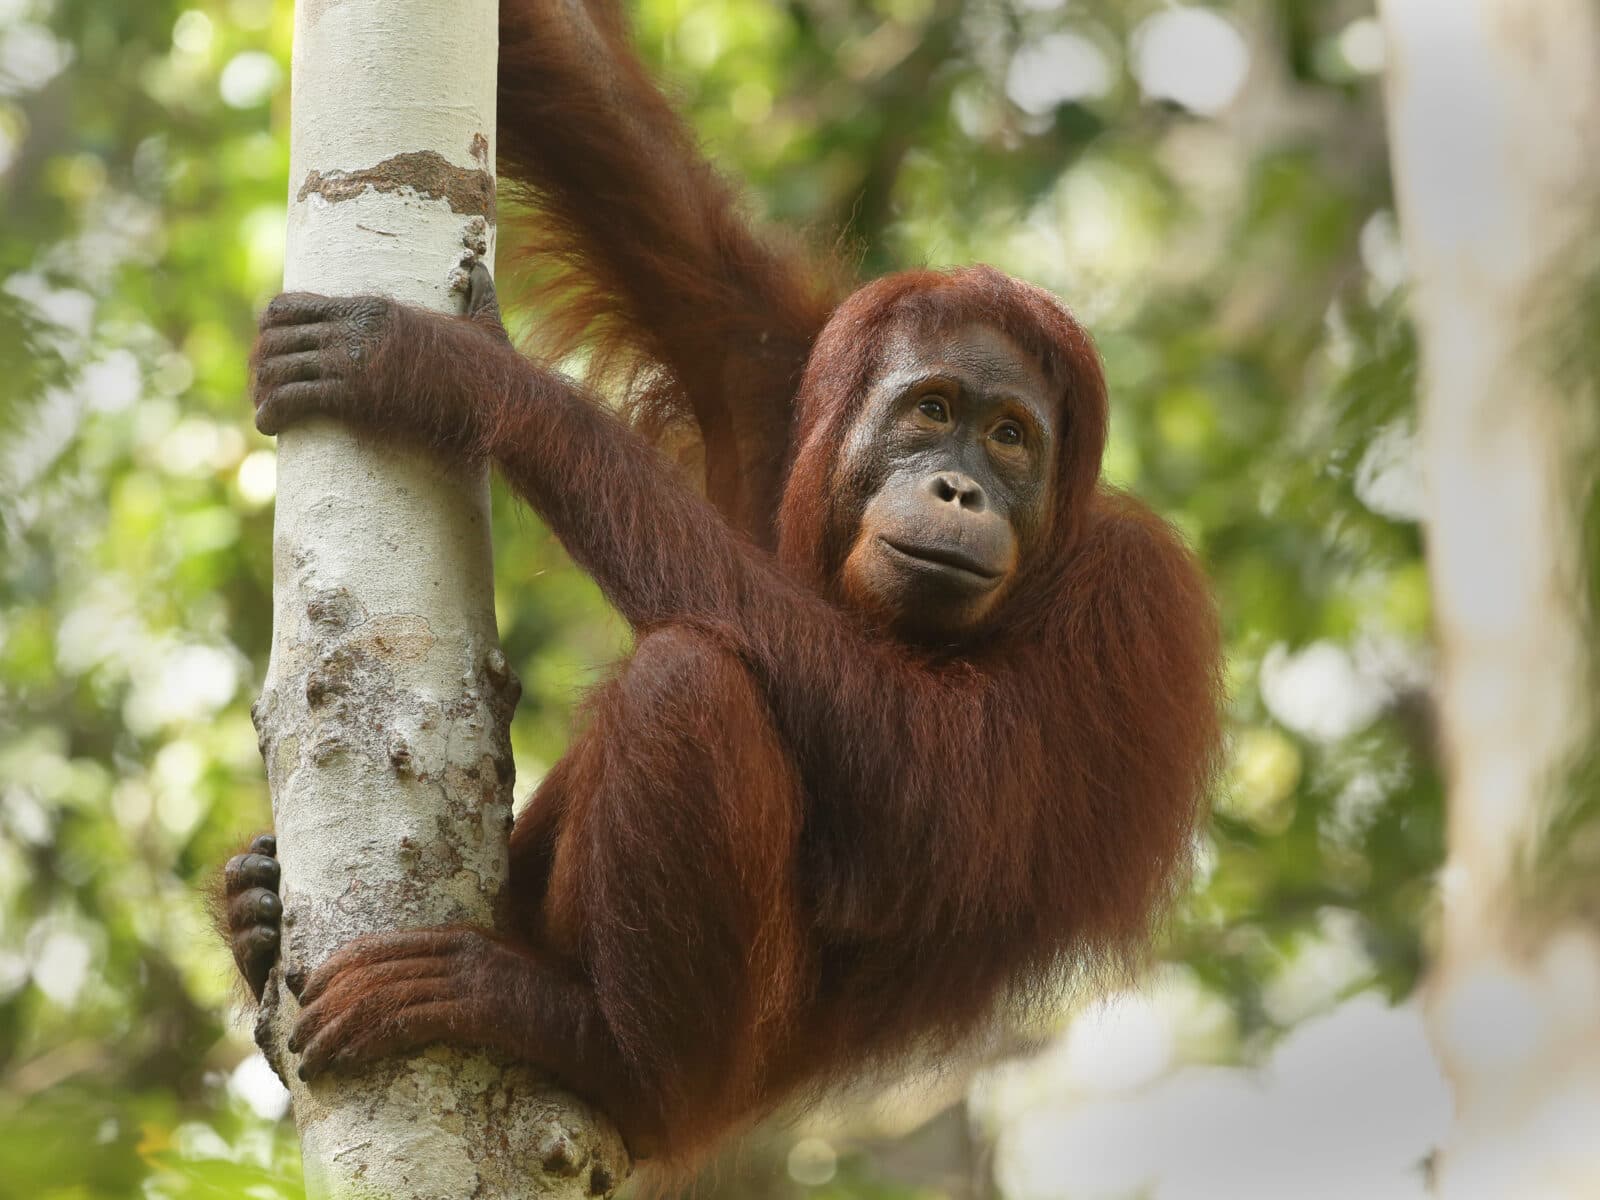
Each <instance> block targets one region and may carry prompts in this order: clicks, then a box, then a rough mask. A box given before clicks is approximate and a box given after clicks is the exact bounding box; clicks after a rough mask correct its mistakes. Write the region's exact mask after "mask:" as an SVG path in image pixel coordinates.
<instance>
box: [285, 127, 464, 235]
mask: <svg viewBox="0 0 1600 1200" xmlns="http://www.w3.org/2000/svg"><path fill="white" fill-rule="evenodd" d="M479 137H482V135H481V134H480V135H479ZM486 145H487V144H486ZM473 149H474V151H476V150H477V143H476V142H474V144H473ZM474 157H477V158H478V159H479V161H480V162H482V161H483V160H484V158H485V157H486V155H484V156H480V155H477V154H474ZM369 188H370V189H371V190H373V191H375V192H398V191H401V190H409V191H411V192H413V193H414V194H416V195H418V196H422V197H425V198H426V199H429V200H443V201H445V202H446V203H447V204H449V205H450V209H451V211H452V212H458V213H468V214H471V215H473V216H480V217H483V218H484V219H486V220H488V221H491V222H492V221H493V220H494V199H495V186H494V175H493V173H492V172H490V170H489V169H488V167H487V165H485V166H483V167H478V168H471V167H458V166H456V165H455V164H454V163H453V162H451V161H450V160H449V159H447V158H446V157H445V156H444V155H442V154H440V153H439V152H438V151H437V150H410V151H407V152H406V153H404V154H396V155H392V156H391V157H389V158H386V159H384V160H383V161H382V162H380V163H377V164H375V165H373V166H370V167H362V168H360V169H359V170H355V171H339V170H333V171H318V170H315V169H313V170H311V171H308V172H306V178H305V182H304V183H302V184H301V185H300V190H299V192H298V193H296V195H295V199H296V200H299V201H304V200H305V198H306V197H307V196H310V195H312V194H313V193H315V194H316V195H318V196H321V197H322V198H323V199H324V200H326V201H328V203H330V204H340V203H342V202H343V201H346V200H354V199H355V198H356V197H357V196H360V195H362V194H363V193H365V192H366V191H367V189H369Z"/></svg>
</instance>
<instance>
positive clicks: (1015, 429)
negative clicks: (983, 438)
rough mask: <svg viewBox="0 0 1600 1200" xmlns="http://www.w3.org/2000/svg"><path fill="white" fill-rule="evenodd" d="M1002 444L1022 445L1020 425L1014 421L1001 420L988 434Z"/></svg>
mask: <svg viewBox="0 0 1600 1200" xmlns="http://www.w3.org/2000/svg"><path fill="white" fill-rule="evenodd" d="M989 436H990V437H992V438H994V440H995V441H997V442H999V443H1000V444H1001V445H1003V446H1020V445H1022V426H1021V425H1018V424H1017V423H1016V422H1015V421H1001V422H1000V424H998V425H996V426H995V427H994V432H993V433H991V434H990V435H989Z"/></svg>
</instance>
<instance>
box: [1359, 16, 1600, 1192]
mask: <svg viewBox="0 0 1600 1200" xmlns="http://www.w3.org/2000/svg"><path fill="white" fill-rule="evenodd" d="M1382 7H1383V10H1384V19H1385V26H1386V29H1387V32H1388V37H1389V45H1390V55H1389V61H1390V82H1389V117H1390V131H1391V144H1392V153H1393V162H1394V173H1395V180H1396V186H1397V191H1398V198H1399V207H1400V218H1401V227H1402V230H1403V234H1404V241H1405V249H1406V255H1407V259H1408V263H1409V266H1410V269H1411V273H1412V276H1413V279H1414V294H1413V302H1414V312H1415V315H1416V318H1417V323H1418V326H1419V329H1420V333H1421V338H1422V349H1423V367H1424V391H1423V397H1422V406H1421V407H1422V448H1423V456H1424V470H1425V472H1426V477H1427V484H1428V497H1429V498H1428V507H1427V539H1428V563H1429V572H1430V576H1431V579H1432V584H1433V597H1434V611H1435V626H1436V631H1437V638H1438V647H1439V654H1440V675H1439V683H1438V693H1437V698H1438V707H1439V715H1440V724H1441V730H1442V735H1443V736H1442V750H1443V753H1444V756H1445V765H1446V768H1447V773H1448V777H1449V826H1448V828H1449V859H1448V865H1447V869H1446V870H1445V872H1444V876H1443V878H1442V880H1441V898H1442V919H1441V928H1440V944H1439V957H1438V960H1437V963H1436V966H1435V968H1434V971H1433V974H1432V977H1431V980H1430V982H1429V986H1428V995H1429V1014H1430V1019H1431V1022H1432V1032H1433V1036H1434V1040H1435V1045H1436V1048H1437V1049H1438V1051H1439V1053H1440V1056H1441V1058H1442V1059H1443V1061H1444V1063H1445V1067H1446V1070H1447V1071H1448V1073H1449V1075H1450V1077H1451V1079H1452V1082H1453V1084H1454V1087H1455V1093H1456V1104H1457V1117H1456V1122H1455V1126H1454V1129H1453V1131H1452V1134H1451V1137H1450V1140H1449V1142H1448V1144H1447V1145H1446V1146H1445V1147H1444V1148H1443V1150H1442V1152H1441V1154H1440V1156H1439V1159H1438V1162H1437V1173H1436V1178H1437V1184H1438V1192H1439V1194H1440V1195H1441V1196H1444V1197H1448V1198H1451V1200H1455V1198H1458V1197H1484V1198H1486V1200H1487V1198H1488V1197H1495V1198H1496V1200H1501V1198H1504V1197H1513V1196H1530V1197H1531V1196H1539V1197H1550V1198H1556V1197H1563V1196H1571V1197H1578V1196H1584V1197H1592V1196H1595V1195H1600V1137H1597V1136H1596V1133H1595V1131H1596V1130H1600V941H1597V939H1596V937H1595V934H1594V931H1593V930H1592V929H1590V928H1587V927H1582V926H1578V925H1572V924H1564V923H1562V922H1559V921H1557V920H1554V919H1552V917H1551V910H1550V909H1549V908H1548V906H1546V905H1544V904H1542V903H1541V902H1540V901H1541V898H1540V896H1539V888H1538V886H1537V885H1538V881H1537V879H1535V878H1533V877H1532V876H1531V875H1530V872H1529V870H1528V867H1529V865H1530V864H1531V863H1532V862H1533V861H1534V860H1535V853H1536V851H1537V850H1538V849H1539V844H1538V838H1539V835H1540V831H1541V829H1542V828H1543V827H1544V825H1545V822H1546V820H1547V818H1548V816H1549V813H1550V811H1551V807H1552V805H1553V804H1555V803H1556V802H1557V801H1558V799H1559V797H1560V787H1561V783H1562V779H1563V769H1564V767H1565V766H1566V765H1567V763H1568V762H1569V760H1570V755H1571V754H1572V752H1573V750H1574V746H1575V742H1576V741H1577V740H1578V739H1579V738H1580V737H1582V736H1583V735H1584V733H1585V732H1586V731H1587V729H1588V728H1589V725H1588V722H1589V721H1590V720H1592V718H1593V715H1594V714H1593V705H1592V703H1591V701H1590V697H1589V695H1588V691H1589V689H1588V686H1587V682H1586V674H1585V665H1586V661H1587V659H1586V650H1585V645H1584V629H1583V623H1582V608H1581V595H1582V592H1581V585H1580V580H1579V576H1578V572H1577V565H1578V564H1577V559H1578V555H1577V546H1576V516H1577V514H1576V507H1577V503H1578V500H1577V488H1576V486H1575V480H1574V479H1573V478H1572V475H1571V473H1570V471H1569V470H1568V468H1569V467H1570V465H1571V462H1572V458H1573V454H1572V450H1573V447H1574V446H1575V445H1576V444H1578V443H1579V440H1580V439H1581V438H1583V437H1585V436H1587V435H1588V433H1589V430H1588V429H1587V418H1586V417H1585V415H1584V414H1585V409H1586V405H1587V404H1589V403H1592V401H1593V397H1588V398H1584V397H1578V396H1574V395H1571V394H1569V392H1570V386H1571V385H1570V383H1562V382H1559V381H1558V380H1557V379H1556V377H1555V375H1554V373H1553V371H1552V364H1553V362H1554V360H1555V355H1554V353H1553V350H1552V347H1551V344H1550V342H1551V333H1552V331H1553V330H1555V329H1556V328H1557V322H1558V319H1559V313H1558V312H1557V311H1554V310H1555V309H1556V308H1557V306H1558V305H1559V303H1560V301H1561V298H1562V296H1563V294H1564V293H1567V292H1568V290H1569V289H1568V285H1569V284H1571V283H1572V282H1573V280H1572V279H1571V273H1572V272H1573V271H1574V270H1575V269H1576V264H1579V263H1581V262H1584V261H1587V260H1588V258H1589V256H1588V255H1585V254H1581V253H1580V251H1582V250H1584V249H1585V246H1586V239H1587V238H1588V237H1590V236H1592V232H1593V229H1594V219H1595V213H1596V211H1597V203H1600V8H1597V7H1596V6H1595V4H1594V3H1593V0H1540V2H1539V3H1529V2H1528V0H1385V3H1384V4H1383V6H1382Z"/></svg>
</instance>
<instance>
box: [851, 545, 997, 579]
mask: <svg viewBox="0 0 1600 1200" xmlns="http://www.w3.org/2000/svg"><path fill="white" fill-rule="evenodd" d="M878 540H879V541H880V542H882V543H883V544H884V545H885V546H887V547H888V548H889V550H890V551H891V552H892V553H894V554H898V555H899V556H900V557H901V558H908V559H911V560H912V561H913V562H916V563H920V564H922V565H924V566H933V567H940V568H943V569H944V570H947V571H960V572H962V573H963V574H966V575H976V576H977V577H978V578H979V579H982V580H984V581H985V582H988V583H993V582H995V581H996V580H998V579H999V578H1000V572H999V571H996V570H994V569H993V568H991V567H990V566H989V565H988V564H987V563H982V562H979V561H978V560H977V559H975V558H973V557H972V556H971V555H968V554H964V553H962V552H961V551H960V550H957V549H952V548H950V547H947V546H905V545H899V544H897V543H895V542H891V541H890V540H889V539H888V538H886V537H880V538H879V539H878Z"/></svg>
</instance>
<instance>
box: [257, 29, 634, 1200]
mask: <svg viewBox="0 0 1600 1200" xmlns="http://www.w3.org/2000/svg"><path fill="white" fill-rule="evenodd" d="M496 31H497V14H496V6H495V4H494V2H493V0H452V2H451V3H439V0H301V3H300V4H298V5H297V6H296V12H295V49H294V96H293V111H292V126H293V132H292V148H291V154H290V172H289V175H290V200H289V246H288V263H287V267H286V271H285V275H286V286H287V287H288V288H289V289H292V290H306V291H318V292H324V293H333V294H348V293H353V292H381V293H385V294H388V295H391V296H394V297H396V298H398V299H400V300H403V301H406V302H409V303H413V304H421V305H427V306H431V307H433V308H437V309H441V310H444V309H449V310H458V309H459V308H460V306H461V303H462V297H461V295H460V288H461V286H462V284H463V282H464V278H465V275H464V271H463V270H462V264H463V261H464V260H465V261H466V262H468V263H470V261H471V255H473V254H481V255H485V256H487V255H488V254H489V253H490V249H491V243H492V240H493V236H494V225H493V222H494V176H493V161H494V159H493V138H494V101H495V60H496ZM273 566H274V580H273V591H274V613H273V648H272V659H271V663H270V665H269V668H268V672H267V684H266V689H265V691H264V692H263V694H262V697H261V701H260V703H259V705H258V706H257V710H256V716H257V728H258V729H259V731H260V735H261V744H262V752H263V755H264V757H265V758H266V761H267V772H268V779H269V781H270V783H271V788H272V798H273V813H274V819H275V822H276V831H277V835H278V848H279V854H280V857H281V859H282V864H283V895H284V902H285V908H286V912H285V917H284V924H285V943H284V953H283V967H287V968H300V969H305V968H310V967H314V966H316V965H317V964H319V963H320V962H322V961H323V959H325V958H326V957H327V956H328V954H329V953H330V952H331V951H332V950H333V949H334V948H335V947H337V946H338V945H339V944H340V943H342V942H343V941H345V940H346V939H348V938H350V937H352V936H354V935H356V934H360V933H364V932H369V931H374V930H381V929H389V928H397V927H412V926H425V925H433V924H439V923H444V922H452V921H467V922H474V923H480V924H493V923H494V920H495V917H496V916H497V914H498V911H499V908H500V903H499V902H500V898H501V892H502V890H503V888H504V887H505V883H506V833H507V829H508V827H509V824H510V819H511V815H510V814H511V783H512V768H511V751H510V745H509V741H508V734H507V729H508V723H509V718H510V713H511V709H512V706H513V705H514V704H515V701H516V692H517V684H516V681H515V679H514V678H513V677H512V675H511V673H510V672H509V670H508V669H507V666H506V662H505V659H504V657H502V655H501V653H500V650H499V648H498V644H497V637H496V631H495V622H494V605H493V588H492V578H491V562H490V542H489V510H488V489H487V484H486V480H485V478H484V476H483V475H482V474H477V475H474V476H473V477H470V478H465V477H463V476H462V474H461V473H460V471H459V470H458V469H448V470H445V469H440V468H439V467H437V466H436V465H435V464H433V463H431V462H429V461H427V460H426V459H425V458H423V457H421V456H419V455H415V454H412V453H410V452H407V451H402V450H398V449H395V448H392V447H386V446H383V445H378V444H373V443H372V442H371V441H370V439H368V440H363V441H360V442H358V441H357V440H356V439H355V438H354V437H352V436H351V435H350V434H349V433H348V432H347V431H346V430H344V429H343V428H341V427H337V426H335V425H333V424H332V423H327V422H321V423H316V424H313V425H307V426H306V427H304V428H297V429H294V430H291V431H289V432H288V433H285V434H284V435H283V436H282V437H281V438H280V439H279V457H278V502H277V515H276V529H275V534H274V545H273ZM282 973H283V971H282V968H280V970H279V971H278V972H275V973H274V977H273V979H272V980H271V982H270V983H269V986H268V993H267V997H266V1001H265V1003H264V1004H263V1006H262V1010H261V1020H260V1022H259V1025H258V1029H257V1038H258V1041H260V1043H261V1045H262V1046H263V1048H264V1050H265V1052H266V1054H267V1056H268V1060H269V1061H271V1062H272V1063H273V1064H274V1065H275V1066H276V1067H277V1068H278V1071H279V1074H280V1075H281V1076H283V1077H284V1078H285V1080H286V1081H287V1082H288V1083H289V1085H290V1087H291V1089H292V1090H293V1093H294V1108H295V1119H296V1121H297V1123H298V1125H299V1129H300V1136H301V1143H302V1147H303V1150H304V1160H305V1174H306V1185H307V1190H308V1192H309V1193H310V1194H311V1195H312V1196H314V1197H322V1196H336V1197H346V1196H373V1197H384V1198H385V1200H407V1198H415V1200H441V1198H445V1197H450V1198H454V1197H462V1198H465V1197H469V1196H472V1197H532V1196H549V1197H555V1196H561V1197H569V1196H570V1197H577V1196H591V1195H598V1194H602V1193H604V1192H607V1191H609V1190H610V1188H611V1187H612V1186H613V1184H614V1182H615V1181H618V1180H620V1179H621V1178H622V1175H623V1163H624V1162H625V1159H624V1157H623V1153H622V1150H621V1146H620V1143H619V1142H618V1140H617V1138H616V1136H615V1134H614V1133H613V1132H612V1131H611V1130H610V1128H609V1126H607V1125H606V1124H604V1123H603V1122H602V1121H599V1120H597V1118H596V1117H595V1116H594V1115H593V1114H592V1113H589V1112H587V1111H586V1110H585V1109H583V1108H582V1107H581V1106H580V1105H578V1104H577V1103H576V1102H575V1101H573V1100H572V1099H570V1098H569V1097H566V1096H563V1095H561V1094H560V1093H556V1092H553V1091H551V1090H549V1089H548V1088H547V1087H545V1086H543V1085H541V1084H540V1082H539V1081H538V1080H537V1079H536V1078H535V1077H534V1076H532V1075H531V1074H530V1073H529V1072H527V1071H526V1070H525V1069H522V1068H511V1067H506V1066H503V1065H500V1064H498V1063H496V1062H493V1061H491V1060H489V1059H487V1058H485V1057H484V1056H482V1055H477V1054H465V1053H459V1052H456V1051H452V1050H446V1049H444V1048H435V1049H431V1050H429V1051H427V1052H425V1053H423V1054H420V1055H417V1056H415V1057H413V1058H411V1059H408V1060H405V1061H397V1062H393V1063H385V1064H380V1065H378V1066H377V1067H375V1068H374V1069H372V1070H370V1071H367V1072H364V1073H362V1074H360V1075H358V1076H355V1077H350V1078H329V1079H326V1080H319V1081H317V1083H316V1084H315V1085H314V1086H311V1087H307V1086H306V1085H304V1084H301V1083H299V1082H298V1080H297V1079H296V1077H295V1074H294V1066H295V1060H294V1057H293V1056H292V1055H290V1054H288V1053H287V1052H286V1050H285V1049H284V1039H285V1037H286V1036H287V1033H288V1031H289V1028H290V1027H291V1025H292V1024H293V1020H294V1014H295V1012H296V1010H297V1007H298V1006H297V1004H296V1002H295V1001H294V999H293V998H292V997H291V996H289V995H288V993H287V992H286V991H285V990H284V988H283V982H282V977H281V976H282Z"/></svg>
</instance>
